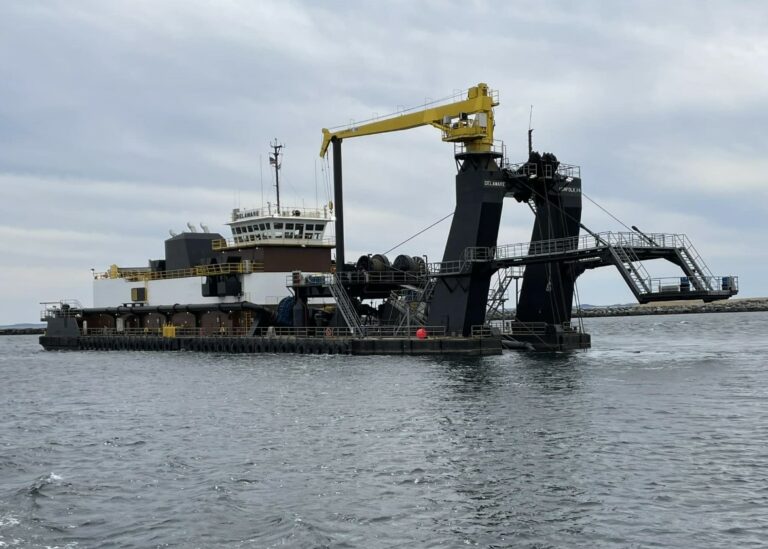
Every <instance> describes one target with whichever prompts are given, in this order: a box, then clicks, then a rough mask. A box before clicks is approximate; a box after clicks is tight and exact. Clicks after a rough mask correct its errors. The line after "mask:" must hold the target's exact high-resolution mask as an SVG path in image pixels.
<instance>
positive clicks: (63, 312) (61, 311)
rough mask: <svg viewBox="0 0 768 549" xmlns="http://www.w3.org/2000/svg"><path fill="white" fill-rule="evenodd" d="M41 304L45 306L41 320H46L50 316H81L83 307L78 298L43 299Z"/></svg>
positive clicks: (41, 312) (41, 313)
mask: <svg viewBox="0 0 768 549" xmlns="http://www.w3.org/2000/svg"><path fill="white" fill-rule="evenodd" d="M40 305H42V307H43V308H42V310H41V311H40V320H41V321H46V320H48V319H49V318H79V317H80V316H81V313H82V311H81V309H82V308H83V306H82V305H81V304H80V302H79V301H78V300H77V299H62V300H59V301H41V302H40Z"/></svg>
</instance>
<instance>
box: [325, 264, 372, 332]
mask: <svg viewBox="0 0 768 549" xmlns="http://www.w3.org/2000/svg"><path fill="white" fill-rule="evenodd" d="M328 289H329V290H330V292H331V295H332V296H333V298H334V299H335V300H336V309H337V310H338V311H339V312H340V313H341V316H342V318H344V322H346V323H347V326H349V329H350V331H351V332H352V335H359V336H362V335H364V334H363V325H362V322H361V321H360V316H358V314H357V311H355V306H354V304H353V303H352V300H351V299H350V298H349V294H347V291H346V290H345V289H344V286H343V285H342V284H341V281H340V280H339V275H338V274H334V275H333V279H332V280H331V283H330V284H328Z"/></svg>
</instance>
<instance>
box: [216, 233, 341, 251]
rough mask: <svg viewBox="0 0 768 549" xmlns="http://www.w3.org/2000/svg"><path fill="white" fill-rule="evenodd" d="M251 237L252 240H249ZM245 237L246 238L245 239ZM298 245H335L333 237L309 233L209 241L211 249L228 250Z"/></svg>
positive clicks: (246, 236)
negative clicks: (299, 235) (301, 235)
mask: <svg viewBox="0 0 768 549" xmlns="http://www.w3.org/2000/svg"><path fill="white" fill-rule="evenodd" d="M251 237H253V240H251ZM246 238H248V239H247V240H246ZM273 245H283V246H294V247H296V246H299V247H310V248H311V247H318V248H322V247H332V246H335V245H336V240H335V239H334V238H310V237H309V235H304V237H303V238H299V237H295V238H294V237H290V236H283V237H272V238H257V235H245V236H241V237H240V240H236V239H232V238H227V239H224V238H220V239H216V240H212V241H211V249H212V250H213V251H221V250H229V249H236V248H253V247H256V246H273Z"/></svg>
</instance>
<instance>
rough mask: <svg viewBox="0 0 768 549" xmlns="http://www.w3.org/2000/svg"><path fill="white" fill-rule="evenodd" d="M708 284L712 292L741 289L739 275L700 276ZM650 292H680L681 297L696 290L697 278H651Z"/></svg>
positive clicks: (731, 291)
mask: <svg viewBox="0 0 768 549" xmlns="http://www.w3.org/2000/svg"><path fill="white" fill-rule="evenodd" d="M698 278H699V279H700V280H701V281H702V282H704V283H705V284H706V287H707V288H712V290H710V292H714V293H719V292H730V293H737V292H738V290H739V277H738V276H706V277H698ZM648 282H649V287H650V290H651V291H650V293H651V294H655V293H663V294H668V293H679V294H680V295H681V297H684V296H685V294H687V293H689V292H691V291H693V292H696V291H697V290H696V286H695V283H696V281H695V280H692V279H691V278H690V277H687V276H676V277H663V278H651V279H649V280H648Z"/></svg>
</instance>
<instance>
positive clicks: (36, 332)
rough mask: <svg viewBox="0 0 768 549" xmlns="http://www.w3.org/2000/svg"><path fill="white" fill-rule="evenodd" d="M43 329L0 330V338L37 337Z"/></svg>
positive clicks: (42, 332)
mask: <svg viewBox="0 0 768 549" xmlns="http://www.w3.org/2000/svg"><path fill="white" fill-rule="evenodd" d="M44 333H45V328H0V336H17V335H39V334H44Z"/></svg>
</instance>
